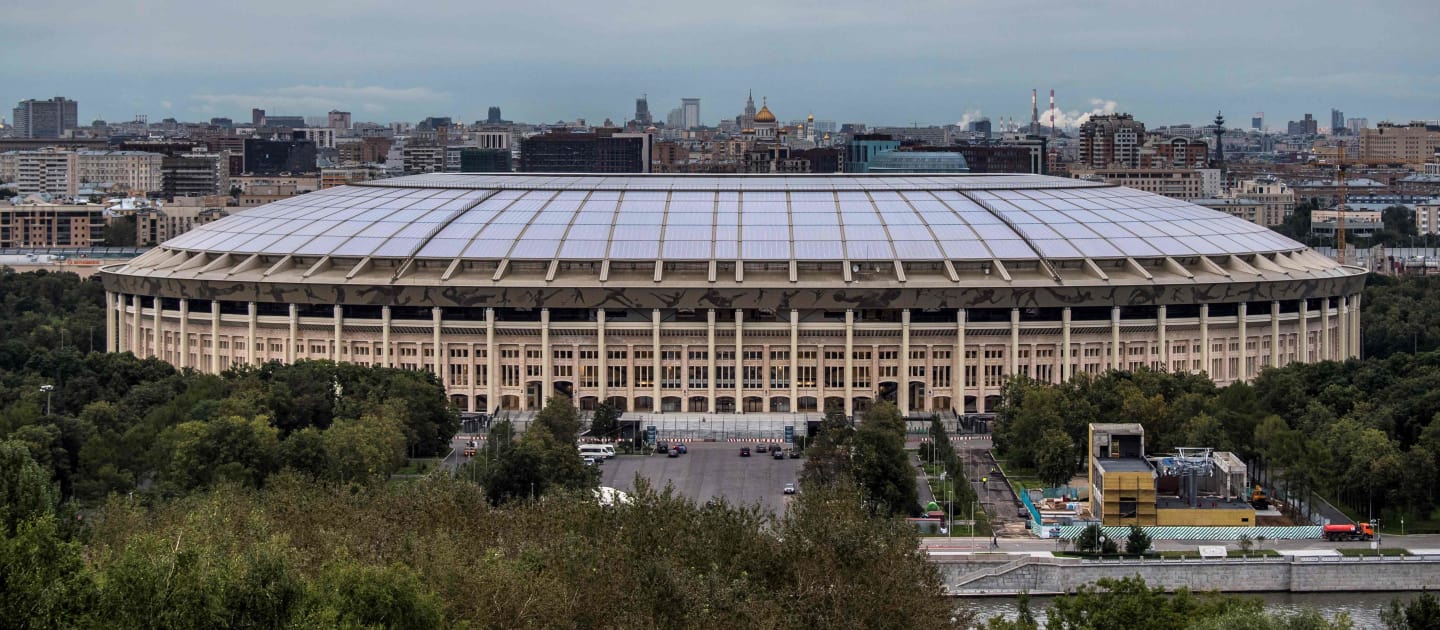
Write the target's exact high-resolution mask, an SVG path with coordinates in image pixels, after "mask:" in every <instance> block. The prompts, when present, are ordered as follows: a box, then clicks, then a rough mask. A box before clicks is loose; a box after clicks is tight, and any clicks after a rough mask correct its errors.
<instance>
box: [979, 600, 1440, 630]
mask: <svg viewBox="0 0 1440 630" xmlns="http://www.w3.org/2000/svg"><path fill="white" fill-rule="evenodd" d="M1240 595H1241V596H1245V594H1244V593H1241V594H1240ZM1416 595H1418V593H1263V594H1259V595H1253V597H1259V598H1260V599H1262V600H1264V601H1265V608H1266V609H1267V610H1269V611H1270V612H1276V613H1293V612H1297V611H1299V610H1302V609H1305V608H1314V609H1316V610H1318V611H1320V614H1322V615H1325V616H1326V617H1327V618H1334V617H1335V616H1336V615H1338V614H1340V613H1348V614H1349V615H1350V620H1351V621H1353V622H1354V623H1355V627H1356V628H1363V629H1366V630H1369V629H1370V628H1384V627H1385V626H1384V625H1383V624H1382V623H1381V622H1380V613H1381V611H1383V610H1385V609H1386V608H1387V607H1389V606H1390V600H1392V599H1396V598H1399V599H1400V600H1401V601H1402V602H1405V601H1409V600H1410V599H1411V598H1412V597H1415V596H1416ZM1050 600H1051V598H1049V597H1032V598H1030V610H1032V611H1034V613H1035V617H1036V618H1037V619H1040V620H1041V621H1042V622H1043V620H1044V618H1045V609H1046V608H1049V607H1050ZM958 602H959V604H958V605H959V607H960V608H963V609H968V610H970V611H972V612H974V613H975V618H976V620H977V621H980V622H984V621H985V620H986V619H989V618H991V617H994V616H997V615H999V616H1003V617H1006V618H1014V616H1015V603H1016V599H1015V598H1013V597H974V598H961V599H959V600H958Z"/></svg>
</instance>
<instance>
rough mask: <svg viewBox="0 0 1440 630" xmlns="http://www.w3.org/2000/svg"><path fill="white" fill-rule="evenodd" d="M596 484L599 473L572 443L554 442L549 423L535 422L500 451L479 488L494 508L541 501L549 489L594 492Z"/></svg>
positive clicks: (571, 441) (597, 483)
mask: <svg viewBox="0 0 1440 630" xmlns="http://www.w3.org/2000/svg"><path fill="white" fill-rule="evenodd" d="M551 400H554V399H551ZM599 481H600V475H599V471H597V470H596V469H595V468H593V467H589V466H586V465H585V463H584V461H583V460H582V459H581V458H580V451H579V449H578V448H577V447H576V446H575V442H574V441H573V440H564V441H562V440H559V439H556V437H555V435H554V434H552V433H551V432H550V428H549V425H548V424H540V423H536V424H535V425H534V426H532V427H531V428H530V430H529V431H526V432H525V435H524V436H522V437H521V438H520V440H519V441H518V442H516V443H515V445H514V446H513V447H511V448H508V449H504V450H501V451H500V452H499V454H498V455H497V456H496V457H495V458H494V462H492V463H491V465H490V468H489V471H488V473H487V474H485V475H484V481H483V482H482V485H484V486H485V492H486V495H487V498H489V500H490V502H491V503H492V504H493V505H503V504H505V503H508V502H510V501H513V500H516V499H526V498H532V499H534V498H540V497H543V496H545V494H546V493H547V492H550V491H551V490H552V489H556V490H559V489H568V490H586V491H588V490H593V489H595V488H596V487H597V486H598V485H599Z"/></svg>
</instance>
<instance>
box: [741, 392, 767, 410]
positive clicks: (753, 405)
mask: <svg viewBox="0 0 1440 630" xmlns="http://www.w3.org/2000/svg"><path fill="white" fill-rule="evenodd" d="M762 411H765V399H764V398H761V397H759V396H746V397H745V413H760V412H762Z"/></svg>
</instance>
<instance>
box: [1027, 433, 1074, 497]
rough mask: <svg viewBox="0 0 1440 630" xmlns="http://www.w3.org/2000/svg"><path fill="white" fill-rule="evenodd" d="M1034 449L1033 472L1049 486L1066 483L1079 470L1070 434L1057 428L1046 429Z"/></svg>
mask: <svg viewBox="0 0 1440 630" xmlns="http://www.w3.org/2000/svg"><path fill="white" fill-rule="evenodd" d="M1034 451H1035V473H1036V475H1038V476H1039V477H1040V481H1041V482H1042V483H1044V484H1045V485H1047V486H1049V487H1052V488H1053V487H1059V486H1064V485H1068V484H1069V483H1070V480H1071V479H1072V478H1074V477H1075V475H1076V474H1077V473H1079V472H1080V463H1079V460H1078V459H1076V457H1075V444H1074V442H1071V441H1070V436H1068V435H1066V434H1065V432H1064V431H1062V430H1060V429H1058V428H1055V429H1048V430H1046V431H1045V433H1044V434H1043V436H1042V437H1041V438H1040V443H1039V444H1037V445H1036V446H1035V449H1034Z"/></svg>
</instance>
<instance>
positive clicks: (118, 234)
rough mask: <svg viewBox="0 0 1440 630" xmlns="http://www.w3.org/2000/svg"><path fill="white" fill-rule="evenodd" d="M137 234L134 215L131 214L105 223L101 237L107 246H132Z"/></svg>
mask: <svg viewBox="0 0 1440 630" xmlns="http://www.w3.org/2000/svg"><path fill="white" fill-rule="evenodd" d="M137 235H138V233H137V230H136V224H135V215H133V214H131V215H126V216H122V217H115V218H114V219H112V220H111V221H110V222H109V223H106V224H105V229H104V232H103V236H102V238H103V239H104V241H105V245H106V246H107V247H134V246H135V238H136V236H137Z"/></svg>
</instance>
